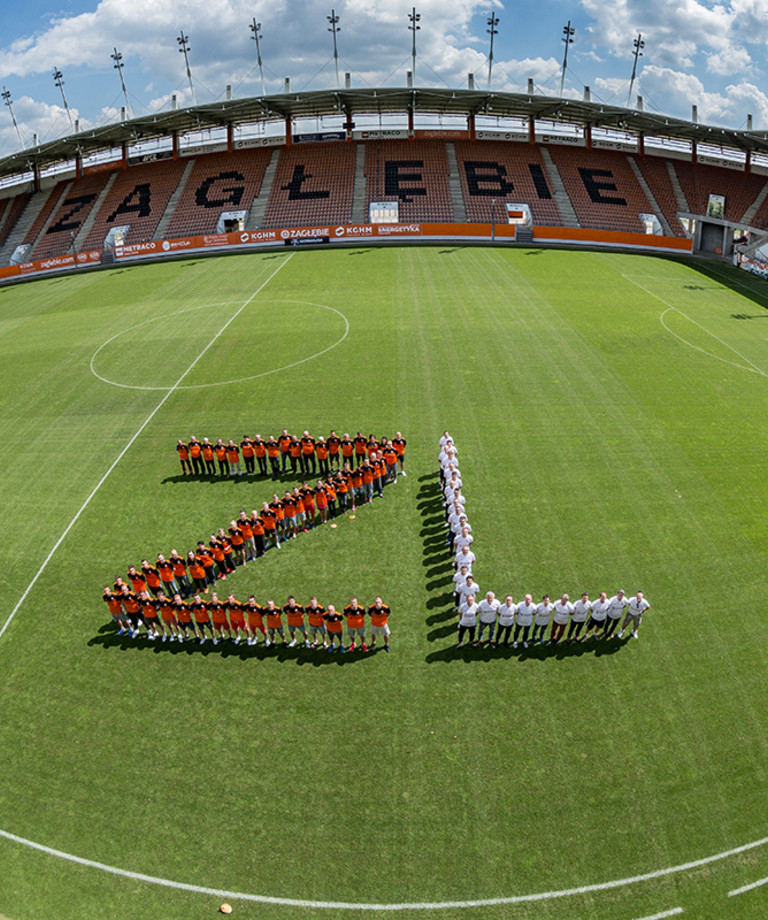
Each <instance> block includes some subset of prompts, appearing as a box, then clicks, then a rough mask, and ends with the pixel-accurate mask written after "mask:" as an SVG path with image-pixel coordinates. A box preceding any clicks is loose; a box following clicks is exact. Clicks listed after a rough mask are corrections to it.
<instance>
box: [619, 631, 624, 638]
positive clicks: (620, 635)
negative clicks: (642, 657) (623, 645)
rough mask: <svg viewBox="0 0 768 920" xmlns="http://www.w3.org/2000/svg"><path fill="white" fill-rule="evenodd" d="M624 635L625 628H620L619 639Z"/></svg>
mask: <svg viewBox="0 0 768 920" xmlns="http://www.w3.org/2000/svg"><path fill="white" fill-rule="evenodd" d="M623 635H624V630H623V629H620V630H619V639H621V637H622V636H623Z"/></svg>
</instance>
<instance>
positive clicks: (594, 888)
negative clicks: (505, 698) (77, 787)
mask: <svg viewBox="0 0 768 920" xmlns="http://www.w3.org/2000/svg"><path fill="white" fill-rule="evenodd" d="M0 838H5V839H6V840H9V841H11V842H13V843H19V844H21V845H22V846H25V847H30V848H31V849H33V850H39V851H40V852H41V853H46V854H47V855H49V856H55V857H57V858H58V859H64V860H66V861H67V862H72V863H77V865H80V866H86V867H87V868H91V869H99V870H100V871H102V872H108V873H109V874H110V875H117V876H121V877H123V878H129V879H133V880H134V881H139V882H147V883H149V884H150V885H161V886H162V887H164V888H175V889H178V890H179V891H191V892H193V893H195V894H205V895H211V896H215V897H219V898H227V899H229V900H233V901H234V900H237V901H255V902H257V903H260V904H275V905H279V906H282V907H308V908H314V909H333V910H358V911H382V912H384V911H386V912H402V911H407V910H408V911H412V910H457V909H460V908H465V907H496V906H499V905H502V904H524V903H529V902H532V901H551V900H554V899H556V898H567V897H571V896H573V895H579V894H591V893H593V892H599V891H608V890H610V889H614V888H623V887H626V886H629V885H634V884H637V883H638V882H645V881H650V880H652V879H657V878H663V877H665V876H668V875H674V874H675V873H679V872H685V871H686V870H689V869H697V868H699V867H701V866H705V865H708V864H709V863H713V862H718V861H720V860H723V859H727V858H728V857H730V856H736V855H738V854H739V853H744V852H746V851H747V850H753V849H755V848H757V847H760V846H764V845H765V844H766V843H768V837H764V838H763V839H762V840H755V841H753V842H752V843H746V844H744V845H743V846H740V847H735V848H734V849H732V850H724V851H723V852H722V853H715V854H714V855H713V856H705V857H704V858H703V859H696V860H693V861H692V862H687V863H682V864H681V865H679V866H669V867H668V868H666V869H657V870H656V871H655V872H646V873H644V874H643V875H635V876H632V877H631V878H623V879H614V880H613V881H610V882H598V883H597V884H593V885H582V886H580V887H578V888H563V889H561V890H559V891H541V892H538V893H536V894H523V895H515V896H513V897H508V898H483V899H480V900H475V901H432V902H429V901H422V902H419V901H415V902H411V903H407V902H406V903H402V904H365V903H350V902H348V901H305V900H300V899H298V898H279V897H273V896H270V895H265V894H249V893H247V892H241V891H227V890H226V889H224V888H207V887H204V886H202V885H191V884H189V883H187V882H175V881H173V880H171V879H166V878H157V877H156V876H153V875H145V874H144V873H142V872H132V871H130V870H128V869H119V868H117V867H116V866H108V865H106V864H105V863H101V862H96V861H95V860H92V859H86V858H84V857H82V856H75V855H74V854H72V853H65V852H64V851H63V850H55V849H53V848H52V847H48V846H45V844H42V843H35V841H34V840H27V839H26V838H25V837H19V836H18V835H16V834H11V833H9V832H8V831H4V830H0ZM765 881H768V879H767V880H765ZM756 884H762V883H761V882H758V883H756ZM751 887H756V885H755V884H753V885H751V886H748V888H751ZM745 890H747V889H737V890H736V891H734V892H730V894H740V893H741V892H742V891H745ZM682 913H683V909H682V907H674V908H672V910H668V911H663V912H662V913H659V914H653V915H652V916H648V917H643V918H641V920H663V918H665V917H674V916H676V915H678V914H682Z"/></svg>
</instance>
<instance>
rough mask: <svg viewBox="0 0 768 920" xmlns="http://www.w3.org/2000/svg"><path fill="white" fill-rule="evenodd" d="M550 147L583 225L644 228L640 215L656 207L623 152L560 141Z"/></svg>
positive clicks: (635, 230) (613, 228) (614, 228)
mask: <svg viewBox="0 0 768 920" xmlns="http://www.w3.org/2000/svg"><path fill="white" fill-rule="evenodd" d="M548 150H549V152H550V154H551V156H552V159H553V161H554V163H555V165H556V166H557V169H558V172H559V173H560V178H561V179H562V180H563V185H564V186H565V190H566V192H567V193H568V197H569V198H570V200H571V204H572V205H573V208H574V210H575V211H576V216H577V217H578V219H579V223H580V224H581V226H582V227H591V228H593V229H596V230H624V231H628V232H631V233H644V232H645V226H644V225H643V222H642V221H641V220H640V217H639V215H640V214H651V213H653V208H652V206H651V203H650V201H648V198H647V197H646V195H645V193H644V192H643V190H642V188H640V184H639V182H638V181H637V177H636V176H635V174H634V173H633V172H632V168H631V167H630V165H629V163H628V161H627V158H626V156H625V155H624V154H623V153H620V152H619V151H615V150H586V149H584V148H581V147H568V146H566V145H561V144H551V145H549V146H548Z"/></svg>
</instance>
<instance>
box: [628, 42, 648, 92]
mask: <svg viewBox="0 0 768 920" xmlns="http://www.w3.org/2000/svg"><path fill="white" fill-rule="evenodd" d="M634 45H635V52H634V53H635V62H634V64H632V77H631V79H630V81H629V92H628V93H627V108H629V106H630V105H631V99H632V88H633V86H634V85H635V77H636V76H637V59H638V58H639V57H642V56H643V48H645V42H644V41H643V33H642V32H638V33H637V38H636V39H635V42H634Z"/></svg>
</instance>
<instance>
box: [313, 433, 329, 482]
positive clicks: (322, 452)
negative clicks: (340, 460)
mask: <svg viewBox="0 0 768 920" xmlns="http://www.w3.org/2000/svg"><path fill="white" fill-rule="evenodd" d="M315 456H316V457H317V469H318V471H319V473H320V475H321V476H327V475H328V473H329V472H330V469H329V467H328V444H327V443H326V441H325V438H324V437H322V436H321V437H319V438H318V439H317V443H316V444H315Z"/></svg>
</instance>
